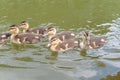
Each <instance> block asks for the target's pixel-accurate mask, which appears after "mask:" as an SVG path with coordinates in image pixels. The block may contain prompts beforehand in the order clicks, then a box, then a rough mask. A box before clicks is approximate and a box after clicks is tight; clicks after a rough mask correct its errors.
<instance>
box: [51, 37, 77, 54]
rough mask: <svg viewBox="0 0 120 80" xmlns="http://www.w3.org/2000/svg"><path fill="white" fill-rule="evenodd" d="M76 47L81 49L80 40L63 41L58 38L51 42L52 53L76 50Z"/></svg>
mask: <svg viewBox="0 0 120 80" xmlns="http://www.w3.org/2000/svg"><path fill="white" fill-rule="evenodd" d="M76 47H79V41H78V40H66V41H62V42H61V40H59V39H58V38H56V40H54V41H52V42H51V47H50V49H51V50H52V51H56V52H61V51H67V50H70V49H74V48H76Z"/></svg>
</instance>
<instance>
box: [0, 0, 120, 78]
mask: <svg viewBox="0 0 120 80" xmlns="http://www.w3.org/2000/svg"><path fill="white" fill-rule="evenodd" d="M0 1H1V3H0V31H1V32H3V31H6V30H7V29H8V26H10V25H11V24H19V23H20V22H21V21H23V20H28V21H29V23H30V27H31V28H32V27H36V26H40V25H42V24H46V23H54V24H55V25H56V27H57V29H58V32H60V31H64V30H72V31H75V32H79V33H80V32H81V31H83V30H89V31H90V32H91V33H92V34H96V35H102V36H106V37H107V39H108V42H107V44H106V45H105V46H104V47H102V48H101V49H98V50H70V51H67V52H64V53H61V52H60V53H56V52H52V51H50V49H49V48H47V47H46V45H47V43H48V42H47V40H45V41H43V42H40V43H37V44H24V45H17V44H11V43H10V42H9V41H8V43H7V44H6V45H4V46H2V47H0V80H9V79H11V80H56V77H57V80H100V79H102V80H109V79H114V80H117V79H118V80H119V77H117V76H119V71H120V62H119V60H120V18H119V17H120V14H119V12H120V6H119V2H120V1H115V0H60V1H59V0H12V1H11V0H0ZM117 72H118V73H117ZM4 73H5V74H6V75H5V76H4V75H3V74H4ZM115 73H116V75H114V74H115ZM108 75H113V76H108ZM106 76H107V77H106ZM113 77H114V78H113Z"/></svg>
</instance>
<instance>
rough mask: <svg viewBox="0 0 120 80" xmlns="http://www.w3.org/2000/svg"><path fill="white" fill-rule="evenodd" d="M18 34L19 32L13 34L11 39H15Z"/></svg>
mask: <svg viewBox="0 0 120 80" xmlns="http://www.w3.org/2000/svg"><path fill="white" fill-rule="evenodd" d="M17 35H18V34H12V35H11V37H10V39H11V40H14V39H15V37H16V36H17Z"/></svg>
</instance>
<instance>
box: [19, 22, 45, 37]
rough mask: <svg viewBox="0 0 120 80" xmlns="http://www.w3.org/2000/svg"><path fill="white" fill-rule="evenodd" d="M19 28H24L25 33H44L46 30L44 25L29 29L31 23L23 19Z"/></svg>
mask: <svg viewBox="0 0 120 80" xmlns="http://www.w3.org/2000/svg"><path fill="white" fill-rule="evenodd" d="M19 28H21V29H23V33H35V34H42V35H44V32H45V31H46V29H45V28H44V27H37V28H33V29H29V23H28V22H27V21H22V22H21V23H20V25H19Z"/></svg>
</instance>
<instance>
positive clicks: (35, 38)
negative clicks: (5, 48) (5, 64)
mask: <svg viewBox="0 0 120 80" xmlns="http://www.w3.org/2000/svg"><path fill="white" fill-rule="evenodd" d="M9 31H10V32H11V34H12V35H11V41H12V42H13V43H16V44H23V43H37V42H39V41H40V40H41V38H42V35H37V34H32V33H25V34H24V33H23V34H18V33H19V28H18V27H17V26H16V25H12V26H11V27H10V29H9Z"/></svg>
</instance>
